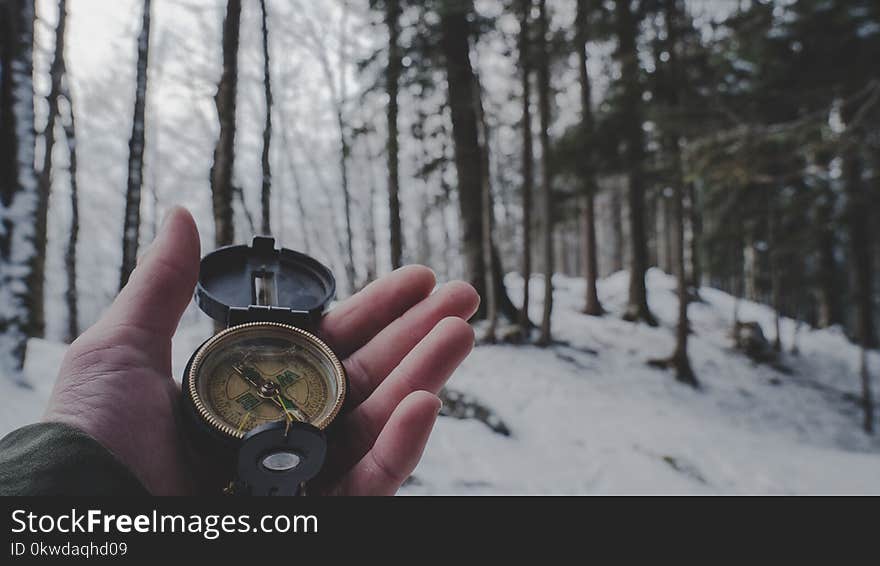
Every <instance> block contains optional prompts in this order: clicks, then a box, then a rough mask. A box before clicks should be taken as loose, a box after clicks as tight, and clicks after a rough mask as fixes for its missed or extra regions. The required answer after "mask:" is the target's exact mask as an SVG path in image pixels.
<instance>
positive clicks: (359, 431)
mask: <svg viewBox="0 0 880 566" xmlns="http://www.w3.org/2000/svg"><path fill="white" fill-rule="evenodd" d="M473 347H474V331H473V329H472V328H471V326H470V325H469V324H468V323H467V322H465V321H463V320H462V319H460V318H447V319H444V320H443V321H442V322H441V323H440V324H438V325H437V327H436V328H434V330H432V331H431V333H430V334H429V335H428V336H427V337H426V338H425V339H424V340H422V341H421V342H420V343H419V345H418V346H416V347H415V348H414V349H413V351H412V352H410V354H409V355H408V356H406V358H405V359H404V360H403V362H401V364H400V366H398V367H397V368H396V369H395V370H394V371H393V372H392V373H391V375H390V376H388V379H386V380H385V381H384V382H383V383H382V385H380V386H379V388H378V389H376V391H375V392H374V393H373V394H372V395H370V397H369V399H367V400H366V401H364V402H363V403H362V404H361V405H360V406H358V407H357V408H355V409H354V410H353V411H352V412H351V413H349V414H348V415H346V417H345V420H344V421H343V423H342V431H341V434H340V435H339V437H338V438H339V441H338V442H339V444H338V445H337V449H335V450H334V452H333V454H331V459H330V461H329V462H328V465H329V466H330V469H331V470H332V471H334V472H336V473H342V472H344V471H345V470H347V469H348V468H349V467H350V466H352V465H353V464H354V463H355V462H357V461H358V460H359V459H360V458H361V457H362V456H364V454H366V453H367V452H368V451H369V450H370V448H371V447H372V446H373V444H374V442H377V440H376V438H377V437H378V436H379V433H380V432H381V431H382V430H383V428H384V427H385V426H386V422H387V421H388V420H389V418H390V417H391V415H392V413H393V412H394V410H395V407H397V405H398V404H399V403H400V402H401V401H402V400H403V399H405V398H406V397H407V396H408V395H410V394H412V393H413V392H414V391H420V390H421V391H428V392H430V393H434V394H436V393H437V392H439V391H440V389H441V388H442V387H443V385H444V384H445V383H446V381H447V380H448V379H449V378H450V377H451V376H452V373H453V372H454V371H455V369H456V368H457V367H458V366H459V364H461V362H462V361H463V360H464V359H465V358H466V357H467V356H468V354H469V353H470V352H471V350H472V349H473Z"/></svg>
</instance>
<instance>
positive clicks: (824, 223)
mask: <svg viewBox="0 0 880 566" xmlns="http://www.w3.org/2000/svg"><path fill="white" fill-rule="evenodd" d="M823 193H824V194H823V195H822V198H823V201H822V202H821V203H820V204H819V207H818V208H817V210H816V227H817V231H818V242H817V243H818V245H817V248H818V250H817V251H818V253H819V268H818V273H817V274H816V275H817V279H818V286H817V287H818V288H817V295H818V297H817V298H818V313H817V320H816V326H818V327H819V328H827V327H829V326H831V325H833V324H837V323H838V322H840V319H839V317H838V315H837V309H836V308H835V304H836V303H837V292H838V291H837V288H836V284H835V277H834V274H835V272H836V271H837V262H836V260H835V258H834V248H835V242H834V241H835V238H834V226H833V215H834V202H833V200H832V199H833V198H834V192H833V191H831V190H830V188H826V189H825V190H824V191H823Z"/></svg>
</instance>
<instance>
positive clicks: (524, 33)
mask: <svg viewBox="0 0 880 566" xmlns="http://www.w3.org/2000/svg"><path fill="white" fill-rule="evenodd" d="M531 11H532V0H520V24H519V25H520V32H519V66H520V84H521V86H522V125H521V128H522V176H523V184H522V251H521V253H522V266H521V272H520V273H521V275H522V280H523V299H522V309H521V310H520V317H519V326H520V332H521V333H522V335H523V337H524V338H525V337H528V336H529V333H530V330H531V322H530V321H529V280H530V279H531V277H532V250H531V245H532V191H533V187H534V173H533V171H532V169H533V164H534V153H533V151H532V109H531V104H532V96H531V84H530V83H531V81H530V78H531V74H532V54H531V52H530V51H531V41H530V38H529V35H530V33H531V25H530V22H529V15H530V14H531Z"/></svg>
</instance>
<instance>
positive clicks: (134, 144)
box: [119, 0, 150, 289]
mask: <svg viewBox="0 0 880 566" xmlns="http://www.w3.org/2000/svg"><path fill="white" fill-rule="evenodd" d="M141 18H142V20H141V32H140V35H138V56H137V82H136V86H135V97H134V118H133V119H132V122H131V137H130V138H129V141H128V184H127V186H126V190H125V220H124V223H123V227H122V269H121V271H120V276H119V288H120V289H122V288H123V287H125V284H126V283H128V277H129V276H130V275H131V272H132V271H134V268H135V265H136V264H137V252H138V243H139V240H140V231H141V188H142V187H143V178H144V136H145V129H146V128H145V124H146V108H147V68H148V67H147V66H148V63H149V56H150V0H144V5H143V15H142V16H141Z"/></svg>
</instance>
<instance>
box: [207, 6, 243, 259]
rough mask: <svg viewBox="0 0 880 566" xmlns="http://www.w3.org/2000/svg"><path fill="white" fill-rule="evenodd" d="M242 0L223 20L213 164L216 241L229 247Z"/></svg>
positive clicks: (212, 192) (232, 235)
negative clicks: (216, 134)
mask: <svg viewBox="0 0 880 566" xmlns="http://www.w3.org/2000/svg"><path fill="white" fill-rule="evenodd" d="M240 28H241V0H227V3H226V18H225V19H224V21H223V72H222V74H221V76H220V84H219V85H218V87H217V94H216V95H215V96H214V103H215V105H216V107H217V117H218V119H219V120H220V137H219V138H217V145H216V146H215V148H214V161H213V163H212V164H211V198H212V205H213V212H214V244H215V245H216V246H217V247H218V248H219V247H220V246H227V245H230V244H232V242H233V240H234V239H235V225H234V223H233V216H232V197H233V193H234V192H235V191H234V189H233V186H232V173H233V169H234V163H235V97H236V91H237V90H238V42H239V30H240Z"/></svg>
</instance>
